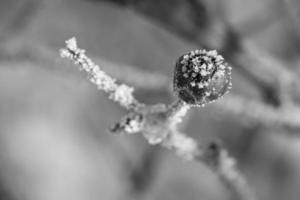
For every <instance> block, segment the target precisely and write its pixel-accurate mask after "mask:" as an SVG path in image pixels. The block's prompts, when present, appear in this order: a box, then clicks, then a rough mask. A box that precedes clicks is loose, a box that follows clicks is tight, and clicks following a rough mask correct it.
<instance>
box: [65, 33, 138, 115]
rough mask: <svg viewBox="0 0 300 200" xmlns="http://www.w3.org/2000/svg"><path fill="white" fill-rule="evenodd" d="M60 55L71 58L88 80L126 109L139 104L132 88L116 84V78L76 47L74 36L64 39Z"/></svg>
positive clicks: (133, 107)
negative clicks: (84, 72) (64, 43)
mask: <svg viewBox="0 0 300 200" xmlns="http://www.w3.org/2000/svg"><path fill="white" fill-rule="evenodd" d="M60 55H61V57H63V58H68V59H70V60H72V61H73V62H74V63H75V64H76V65H79V66H80V69H81V70H84V71H86V72H87V73H88V76H89V80H90V81H91V82H92V83H94V84H95V85H97V88H98V89H99V90H103V91H104V92H106V93H108V94H109V98H110V99H112V100H113V101H116V102H118V103H119V104H120V105H121V106H123V107H125V108H127V109H135V108H136V107H138V106H141V105H140V104H139V102H138V101H137V100H136V99H135V98H134V97H133V95H132V92H133V88H132V87H129V86H127V85H124V84H122V85H118V84H117V83H116V80H115V79H113V78H111V77H110V76H109V75H107V74H106V73H105V72H104V71H102V70H101V69H100V67H99V66H98V65H96V64H95V63H93V61H92V60H91V59H90V58H88V57H87V56H86V55H85V50H84V49H80V48H78V47H77V41H76V38H74V37H73V38H71V39H69V40H67V41H66V47H65V48H63V49H61V51H60Z"/></svg>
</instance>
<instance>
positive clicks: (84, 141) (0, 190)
mask: <svg viewBox="0 0 300 200" xmlns="http://www.w3.org/2000/svg"><path fill="white" fill-rule="evenodd" d="M72 36H76V38H77V40H78V43H79V47H82V48H84V49H86V50H87V54H88V55H90V56H91V57H93V58H94V59H95V62H97V63H99V64H101V63H104V64H103V66H102V65H101V67H103V69H104V70H105V71H107V72H108V73H110V74H111V75H112V76H114V77H117V78H118V80H119V81H120V82H126V83H128V84H131V85H132V86H134V87H135V88H136V91H135V94H136V96H137V98H138V99H139V100H141V101H143V102H145V103H148V104H155V103H170V102H172V100H173V99H174V97H173V95H172V92H171V89H170V88H171V85H172V72H173V67H174V63H175V61H176V59H177V58H178V57H179V56H180V55H182V54H183V53H185V52H187V51H190V50H194V49H196V48H202V47H205V48H208V49H217V50H218V51H219V52H221V53H222V54H223V55H224V57H225V59H227V60H228V61H229V62H230V63H232V66H233V91H232V93H233V94H236V95H239V96H242V97H244V98H245V99H251V100H255V101H257V102H260V103H263V105H266V106H269V107H271V108H272V109H283V110H284V109H285V108H286V107H285V102H287V104H289V103H291V102H290V101H289V100H286V101H285V100H282V98H281V96H280V94H279V92H278V91H282V89H280V87H279V86H280V84H279V85H276V84H269V83H270V81H269V79H268V74H267V72H266V71H268V70H269V71H270V72H272V70H273V68H272V67H273V64H271V67H270V68H268V70H262V72H261V71H260V70H261V69H262V68H260V67H261V65H258V64H257V63H256V62H255V61H256V60H255V59H258V60H259V59H264V58H266V57H264V56H262V55H264V54H259V55H258V56H262V57H261V58H257V57H254V58H253V57H251V56H250V58H251V59H247V58H249V52H250V53H251V49H250V50H249V49H248V47H249V46H251V48H252V47H255V48H258V49H260V50H261V51H263V52H264V53H266V54H267V55H268V59H269V58H270V59H271V58H272V59H273V58H274V59H273V60H272V62H275V63H276V65H277V63H278V62H280V63H281V65H282V66H283V68H284V69H283V71H284V70H290V71H292V73H293V74H298V73H299V72H300V68H299V66H300V51H299V50H300V1H299V0H252V1H247V0H186V1H182V0H161V1H159V0H139V1H135V0H111V1H110V0H0V199H1V200H21V199H22V200H66V199H72V200H83V199H84V200H96V199H97V200H99V199H103V200H119V199H120V200H121V199H122V200H124V199H147V200H148V199H149V200H152V199H153V200H156V199H157V200H177V199H178V200H182V199H187V200H194V199H195V200H196V199H205V200H218V199H222V200H224V199H232V198H231V196H230V195H229V193H228V191H227V190H226V188H224V186H223V185H222V184H221V183H220V182H219V180H218V178H217V176H216V175H215V174H214V173H213V172H211V171H210V170H209V169H208V168H207V167H206V166H205V165H202V164H201V163H190V162H185V161H182V160H181V159H180V158H178V157H176V155H174V153H173V152H170V151H167V150H164V149H162V148H161V147H159V146H150V145H148V144H147V142H146V141H145V140H144V138H143V137H142V136H140V135H132V136H116V135H111V134H109V131H108V129H109V128H110V127H111V125H112V124H113V123H114V122H115V121H117V120H119V119H120V118H121V117H122V116H123V115H124V114H125V113H126V111H125V110H124V109H122V108H120V107H119V105H117V104H115V103H114V102H111V101H109V100H108V98H107V96H106V95H105V94H103V93H102V92H99V91H97V90H96V88H95V87H94V85H92V84H91V83H89V82H88V80H87V79H86V78H85V74H82V73H80V72H79V71H78V70H77V67H76V66H73V65H72V64H71V63H70V62H67V61H65V60H63V59H61V58H60V57H59V49H60V48H62V47H64V41H65V40H66V39H68V38H70V37H72ZM245 45H246V46H245ZM248 45H249V46H248ZM246 47H247V48H246ZM252 50H253V49H252ZM252 53H253V52H252ZM253 60H254V61H253ZM268 61H269V60H268ZM105 62H107V65H105ZM272 62H266V63H272ZM244 65H246V67H244ZM269 66H270V65H269ZM128 69H130V70H128ZM276 69H277V68H276ZM132 71H137V72H139V73H140V75H137V74H135V73H132ZM253 71H254V72H256V73H253ZM274 71H275V66H274ZM143 73H145V74H152V73H154V74H155V75H157V77H158V78H159V77H160V76H161V77H165V82H163V81H162V80H161V82H163V83H161V84H162V85H165V87H161V85H159V83H160V82H159V81H158V83H157V85H155V84H154V83H155V80H152V79H149V82H148V79H143ZM276 73H277V71H275V74H276ZM280 75H281V74H278V73H277V76H278V77H279V78H278V77H277V79H276V80H278V79H281V77H280ZM265 77H267V78H265ZM162 79H163V78H162ZM143 80H146V81H143ZM272 80H273V79H272ZM151 81H152V82H151ZM148 83H149V84H148ZM267 84H269V85H267ZM288 89H289V88H284V89H283V91H289V90H288ZM283 93H284V92H283ZM287 96H288V95H287ZM224 99H226V96H225V97H224ZM220 101H222V100H220ZM295 103H297V101H296V100H293V102H292V104H295ZM214 105H215V104H211V105H209V106H207V107H205V108H201V109H193V110H192V111H191V112H190V113H189V116H187V118H186V120H185V122H184V126H183V127H182V129H183V130H184V131H185V132H186V133H187V134H188V135H190V136H191V137H193V138H195V139H196V140H197V141H199V142H201V143H202V142H203V143H205V142H208V141H210V140H212V139H215V138H218V139H220V140H222V141H223V144H224V146H225V147H226V148H227V149H228V151H229V152H230V153H231V154H232V155H233V156H234V157H235V158H236V159H237V163H238V167H239V168H240V169H241V171H242V172H243V173H244V174H245V176H246V177H247V179H248V182H249V184H250V186H251V188H252V189H253V190H255V192H256V195H257V197H258V199H261V200H268V199H270V200H271V199H272V200H282V199H288V200H298V199H299V198H300V139H299V137H298V136H297V133H299V131H297V130H294V131H293V136H291V134H289V133H290V130H287V129H285V128H282V127H281V128H272V126H268V127H266V126H263V125H261V124H260V123H252V122H249V119H248V118H245V119H243V118H241V119H238V118H237V117H236V116H234V115H233V114H232V113H231V112H228V111H224V110H218V109H215V108H214ZM231 106H232V108H234V106H235V105H234V104H232V105H231ZM287 106H288V105H287ZM294 106H295V105H294ZM250 112H251V111H250ZM299 120H300V119H299Z"/></svg>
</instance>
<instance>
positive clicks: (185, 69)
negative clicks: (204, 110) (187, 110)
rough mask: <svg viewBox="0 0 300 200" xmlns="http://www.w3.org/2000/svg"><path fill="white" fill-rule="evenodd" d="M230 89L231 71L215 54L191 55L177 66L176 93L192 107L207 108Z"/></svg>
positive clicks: (184, 57) (199, 52) (191, 53)
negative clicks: (206, 106) (208, 104)
mask: <svg viewBox="0 0 300 200" xmlns="http://www.w3.org/2000/svg"><path fill="white" fill-rule="evenodd" d="M231 86H232V84H231V67H230V66H229V65H228V64H227V63H226V62H224V58H223V57H222V56H220V55H218V53H217V51H215V50H213V51H206V50H195V51H191V52H189V53H187V54H184V55H182V56H180V57H179V59H178V60H177V62H176V66H175V72H174V82H173V87H174V91H175V92H176V93H177V95H178V97H179V98H180V99H181V100H183V101H184V102H186V103H188V104H190V105H195V106H204V105H205V104H207V103H210V102H213V101H215V100H217V99H218V98H220V97H222V96H223V95H224V94H226V93H227V92H228V91H229V89H230V88H231Z"/></svg>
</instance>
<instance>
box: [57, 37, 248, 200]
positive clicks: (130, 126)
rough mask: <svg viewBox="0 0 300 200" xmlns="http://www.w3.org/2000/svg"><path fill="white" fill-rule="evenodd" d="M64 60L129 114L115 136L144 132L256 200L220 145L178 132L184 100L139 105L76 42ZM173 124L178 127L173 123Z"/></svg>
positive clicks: (240, 194)
mask: <svg viewBox="0 0 300 200" xmlns="http://www.w3.org/2000/svg"><path fill="white" fill-rule="evenodd" d="M61 56H62V57H66V58H68V59H70V60H72V61H73V62H74V63H75V64H77V65H79V66H80V68H81V69H83V70H85V71H86V72H87V74H88V75H89V80H90V81H91V82H93V83H94V84H96V86H97V87H98V89H100V90H103V91H104V92H106V93H107V94H108V95H109V97H110V98H111V99H112V100H114V101H116V102H118V103H119V104H120V105H121V106H123V107H124V108H126V109H128V110H129V113H128V114H127V115H126V116H125V117H124V118H123V120H122V121H121V122H119V123H117V124H116V126H115V127H114V128H113V129H112V131H113V132H115V133H120V132H122V133H126V134H133V133H138V132H141V133H142V134H143V135H144V137H145V138H146V139H147V141H148V142H149V144H152V145H155V144H160V145H162V146H163V147H166V148H168V149H171V150H174V151H175V152H176V154H177V155H178V156H180V157H182V158H184V159H187V160H196V161H201V162H203V163H204V164H206V165H207V166H208V167H210V168H211V169H212V170H213V171H215V172H216V173H217V174H218V175H219V177H220V180H221V181H222V182H223V183H224V184H225V185H227V186H228V188H229V189H230V190H231V191H232V194H233V195H235V197H237V198H239V199H244V200H253V199H254V197H253V195H252V193H251V192H250V190H249V188H248V186H247V184H246V181H245V180H244V177H243V176H242V175H241V174H240V172H238V170H237V169H236V166H235V161H234V159H233V158H231V157H229V156H228V154H227V152H226V151H225V150H224V149H222V148H221V147H220V146H218V145H215V144H213V145H208V146H207V147H202V146H201V145H199V144H198V143H197V142H196V141H195V140H194V139H192V138H190V137H187V136H186V135H185V134H183V133H181V132H179V131H178V130H177V123H178V122H180V121H181V119H182V117H183V116H184V114H185V113H186V111H187V108H188V107H189V106H188V105H186V103H184V102H182V101H181V100H178V101H176V102H175V103H174V104H173V105H170V106H166V105H162V104H161V105H153V106H147V105H144V104H142V103H140V102H138V101H137V100H136V99H135V98H134V97H133V95H132V91H133V89H131V88H130V87H129V86H126V85H123V84H122V85H119V84H116V82H115V80H114V79H113V78H111V77H110V76H108V75H107V74H106V73H105V72H103V71H101V70H100V68H99V66H97V65H96V64H94V63H93V62H92V61H91V59H89V58H88V57H87V56H86V55H85V51H84V50H82V49H79V48H78V47H77V43H76V40H75V38H72V39H70V40H68V41H67V42H66V48H64V49H62V50H61ZM171 121H174V122H175V123H170V122H171Z"/></svg>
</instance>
